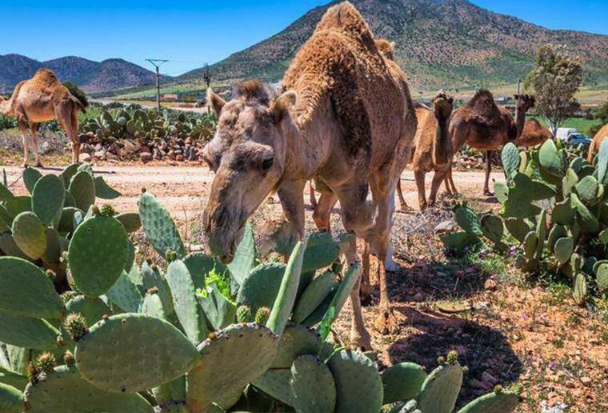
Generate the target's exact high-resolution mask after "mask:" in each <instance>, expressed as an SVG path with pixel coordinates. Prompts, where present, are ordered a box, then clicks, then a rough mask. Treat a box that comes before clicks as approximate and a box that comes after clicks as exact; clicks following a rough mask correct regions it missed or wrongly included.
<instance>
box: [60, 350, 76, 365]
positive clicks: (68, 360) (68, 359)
mask: <svg viewBox="0 0 608 413" xmlns="http://www.w3.org/2000/svg"><path fill="white" fill-rule="evenodd" d="M63 362H64V363H65V365H66V366H68V367H71V366H73V365H74V364H75V363H76V361H75V360H74V355H73V354H72V352H71V351H66V352H65V354H64V355H63Z"/></svg>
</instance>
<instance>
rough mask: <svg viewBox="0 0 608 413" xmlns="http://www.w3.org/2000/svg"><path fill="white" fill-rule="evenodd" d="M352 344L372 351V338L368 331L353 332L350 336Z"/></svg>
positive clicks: (360, 348) (362, 349)
mask: <svg viewBox="0 0 608 413" xmlns="http://www.w3.org/2000/svg"><path fill="white" fill-rule="evenodd" d="M350 344H351V346H353V347H356V348H357V349H359V350H361V351H371V350H373V348H372V339H371V337H370V335H369V333H368V332H367V331H364V332H363V333H361V334H359V333H357V332H353V333H351V336H350Z"/></svg>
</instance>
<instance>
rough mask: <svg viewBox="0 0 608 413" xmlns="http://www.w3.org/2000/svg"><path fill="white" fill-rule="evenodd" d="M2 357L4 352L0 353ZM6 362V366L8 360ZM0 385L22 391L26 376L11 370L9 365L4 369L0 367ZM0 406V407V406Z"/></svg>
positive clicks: (25, 383)
mask: <svg viewBox="0 0 608 413" xmlns="http://www.w3.org/2000/svg"><path fill="white" fill-rule="evenodd" d="M2 356H3V357H4V352H3V353H2ZM6 362H7V364H8V360H6ZM0 364H3V363H0ZM0 383H2V384H7V385H9V386H12V387H15V388H17V389H19V390H23V389H25V386H26V385H27V383H28V380H27V377H26V376H24V375H22V374H19V373H17V372H15V371H13V370H11V369H10V364H8V365H7V366H6V367H4V366H1V365H0ZM0 406H1V404H0ZM0 411H2V410H1V409H0Z"/></svg>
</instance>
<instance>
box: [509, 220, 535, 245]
mask: <svg viewBox="0 0 608 413" xmlns="http://www.w3.org/2000/svg"><path fill="white" fill-rule="evenodd" d="M505 226H506V227H507V230H508V231H509V233H510V234H511V235H512V236H513V238H515V239H516V240H518V241H519V242H523V241H524V239H525V238H526V235H528V232H530V231H531V230H532V229H533V227H532V226H531V225H530V224H529V223H528V221H526V220H524V219H522V218H507V219H506V220H505Z"/></svg>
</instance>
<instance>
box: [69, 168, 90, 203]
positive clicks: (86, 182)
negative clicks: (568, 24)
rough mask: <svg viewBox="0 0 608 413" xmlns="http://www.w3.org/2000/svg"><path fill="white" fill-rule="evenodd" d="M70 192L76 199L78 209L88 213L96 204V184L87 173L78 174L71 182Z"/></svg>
mask: <svg viewBox="0 0 608 413" xmlns="http://www.w3.org/2000/svg"><path fill="white" fill-rule="evenodd" d="M68 191H69V192H70V194H72V196H73V197H74V203H75V204H76V207H77V208H78V209H80V210H81V211H88V210H89V208H90V207H91V205H93V204H94V203H95V182H94V181H93V177H92V176H91V174H89V173H88V172H86V171H80V172H78V173H76V174H75V175H74V176H73V177H72V180H71V181H70V186H69V187H68Z"/></svg>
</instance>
